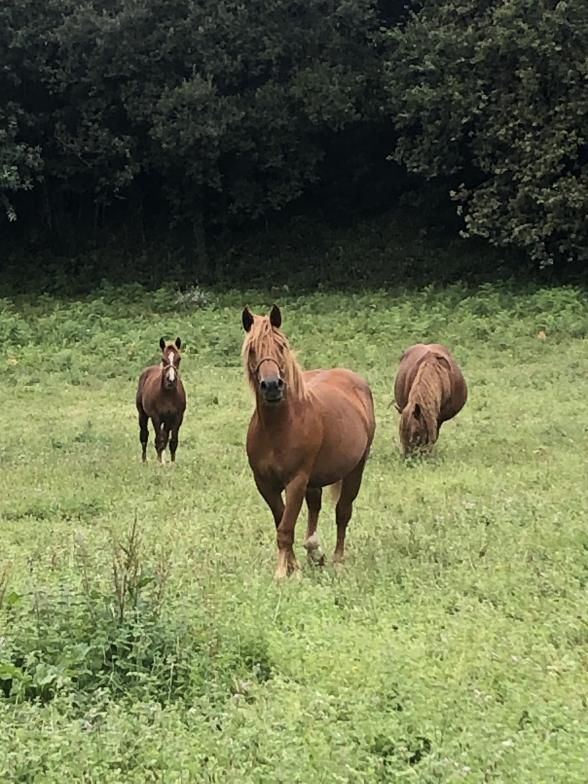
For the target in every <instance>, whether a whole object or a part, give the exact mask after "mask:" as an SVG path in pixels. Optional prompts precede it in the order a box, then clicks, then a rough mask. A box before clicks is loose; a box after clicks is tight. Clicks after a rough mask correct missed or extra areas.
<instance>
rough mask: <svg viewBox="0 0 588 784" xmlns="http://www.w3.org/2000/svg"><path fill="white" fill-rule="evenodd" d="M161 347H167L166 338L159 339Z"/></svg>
mask: <svg viewBox="0 0 588 784" xmlns="http://www.w3.org/2000/svg"><path fill="white" fill-rule="evenodd" d="M159 348H160V349H161V350H162V351H163V349H164V348H165V340H164V339H163V338H160V339H159Z"/></svg>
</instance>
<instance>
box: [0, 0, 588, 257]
mask: <svg viewBox="0 0 588 784" xmlns="http://www.w3.org/2000/svg"><path fill="white" fill-rule="evenodd" d="M587 53H588V4H586V3H583V2H571V1H568V2H566V1H565V0H559V1H558V0H420V1H419V2H417V1H416V0H413V1H412V2H411V0H263V2H262V1H261V0H247V2H242V0H84V2H80V1H79V0H45V2H43V3H40V2H39V0H18V2H17V0H5V2H4V3H2V5H1V6H0V231H2V234H3V235H5V236H10V235H11V234H12V235H14V236H23V237H24V236H30V235H31V234H33V235H35V236H45V235H47V234H57V235H59V234H66V233H68V232H69V233H71V232H73V233H75V232H78V231H80V230H81V229H80V227H82V226H84V227H88V226H90V227H91V226H112V227H115V226H116V225H117V223H119V222H121V221H126V220H141V221H143V222H146V223H147V224H149V225H152V224H154V223H157V224H159V225H161V226H165V227H173V226H178V225H186V224H189V225H191V226H192V227H194V229H195V230H196V231H198V232H200V233H203V234H206V233H208V232H214V231H218V230H223V229H227V228H228V229H231V228H233V227H237V226H243V225H247V224H249V223H251V222H252V221H256V220H259V219H262V218H263V219H271V217H272V216H273V215H276V214H278V213H279V212H280V211H283V210H285V209H286V208H287V207H288V206H289V205H292V204H294V203H299V202H301V201H302V202H304V200H305V199H306V200H312V199H315V200H316V199H317V197H318V201H319V202H320V203H322V204H323V205H324V204H327V205H328V204H332V205H334V206H335V207H336V206H337V205H344V208H345V209H346V210H347V211H348V213H349V214H353V213H354V212H356V211H357V210H361V209H363V208H364V207H365V206H366V205H367V207H368V208H369V209H373V210H386V209H390V208H391V207H392V206H393V205H394V203H395V201H396V200H397V199H398V198H399V196H400V195H401V194H402V193H403V191H405V190H407V189H409V188H413V187H414V185H415V182H416V183H418V184H419V188H420V189H421V192H422V193H423V194H424V197H425V198H426V194H427V192H433V191H435V192H438V191H439V189H441V190H442V192H444V193H446V194H447V195H448V197H449V198H450V199H452V200H453V202H454V203H455V210H456V211H457V212H458V214H459V215H460V216H461V221H462V232H463V233H464V234H465V235H469V236H480V237H484V238H486V239H487V240H488V241H490V242H491V243H493V244H495V245H497V246H499V247H513V248H515V249H519V250H522V251H524V253H525V254H527V256H529V257H531V258H532V259H533V260H535V261H536V263H537V264H538V265H545V264H550V263H552V262H553V261H560V260H567V259H572V260H579V261H581V262H585V261H586V260H587V259H588V220H587V216H588V138H587V135H588V54H587Z"/></svg>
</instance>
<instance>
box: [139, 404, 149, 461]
mask: <svg viewBox="0 0 588 784" xmlns="http://www.w3.org/2000/svg"><path fill="white" fill-rule="evenodd" d="M137 410H138V412H139V441H140V442H141V460H142V461H143V462H144V463H145V462H146V460H147V442H148V441H149V430H148V428H147V423H148V422H149V417H148V416H147V414H146V413H145V411H144V410H143V406H141V407H140V408H139V406H137Z"/></svg>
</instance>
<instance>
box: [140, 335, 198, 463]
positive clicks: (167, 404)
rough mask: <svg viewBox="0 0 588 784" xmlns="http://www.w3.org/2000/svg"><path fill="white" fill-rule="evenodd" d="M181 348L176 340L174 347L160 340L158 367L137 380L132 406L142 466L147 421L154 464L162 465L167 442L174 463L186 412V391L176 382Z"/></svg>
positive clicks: (178, 376)
mask: <svg viewBox="0 0 588 784" xmlns="http://www.w3.org/2000/svg"><path fill="white" fill-rule="evenodd" d="M181 346H182V341H181V340H180V338H176V340H175V342H174V343H171V342H170V343H166V342H165V340H164V339H163V338H161V340H160V341H159V347H160V349H161V365H151V367H148V368H146V369H145V370H144V371H143V372H142V373H141V376H140V377H139V384H138V386H137V396H136V400H135V402H136V405H137V411H138V413H139V440H140V442H141V448H142V455H141V457H142V460H143V462H144V463H145V462H146V460H147V441H148V440H149V430H148V429H147V424H148V422H149V418H151V422H152V423H153V430H154V431H155V450H156V452H157V459H158V461H159V462H160V463H162V464H163V463H165V448H166V446H167V443H168V439H169V451H170V455H171V461H172V463H173V462H174V461H175V459H176V449H177V448H178V434H179V431H180V427H181V425H182V421H183V419H184V412H185V411H186V391H185V389H184V385H183V384H182V379H181V378H180V362H181V361H182V357H181V354H180V348H181ZM170 436H171V438H170Z"/></svg>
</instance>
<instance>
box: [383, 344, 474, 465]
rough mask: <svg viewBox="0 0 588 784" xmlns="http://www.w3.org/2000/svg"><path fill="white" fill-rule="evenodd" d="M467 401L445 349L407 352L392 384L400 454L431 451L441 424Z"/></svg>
mask: <svg viewBox="0 0 588 784" xmlns="http://www.w3.org/2000/svg"><path fill="white" fill-rule="evenodd" d="M467 398H468V388H467V385H466V382H465V379H464V377H463V374H462V372H461V370H460V369H459V366H458V364H457V362H456V361H455V359H454V357H453V355H452V354H451V352H450V351H449V350H448V349H447V348H445V346H441V345H439V344H438V343H430V344H425V343H416V344H415V345H414V346H411V347H410V348H408V349H407V350H406V351H405V352H404V354H403V355H402V357H401V358H400V366H399V368H398V373H397V375H396V381H395V382H394V401H395V405H396V409H397V411H399V412H400V442H401V444H402V449H403V451H404V454H405V455H408V454H410V453H412V452H416V451H419V450H421V449H431V448H432V447H433V444H434V443H435V442H436V441H437V438H438V437H439V431H440V429H441V425H442V424H443V422H447V420H448V419H452V418H453V417H454V416H455V415H456V414H458V413H459V412H460V411H461V409H462V408H463V407H464V405H465V403H466V400H467Z"/></svg>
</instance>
